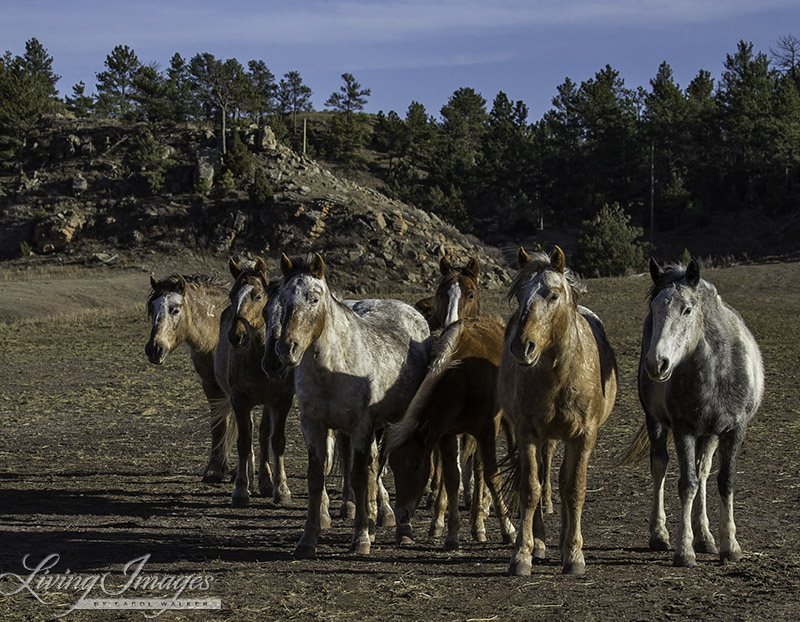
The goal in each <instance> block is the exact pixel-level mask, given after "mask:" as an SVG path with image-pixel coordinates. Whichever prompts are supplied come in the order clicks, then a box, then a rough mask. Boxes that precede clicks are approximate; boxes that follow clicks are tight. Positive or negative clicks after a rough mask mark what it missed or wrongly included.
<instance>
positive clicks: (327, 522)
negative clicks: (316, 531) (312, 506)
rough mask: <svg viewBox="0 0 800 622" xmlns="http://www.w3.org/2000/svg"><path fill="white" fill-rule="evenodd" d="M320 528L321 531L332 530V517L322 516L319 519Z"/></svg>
mask: <svg viewBox="0 0 800 622" xmlns="http://www.w3.org/2000/svg"><path fill="white" fill-rule="evenodd" d="M319 528H320V529H330V528H331V517H330V516H328V515H321V516H320V517H319Z"/></svg>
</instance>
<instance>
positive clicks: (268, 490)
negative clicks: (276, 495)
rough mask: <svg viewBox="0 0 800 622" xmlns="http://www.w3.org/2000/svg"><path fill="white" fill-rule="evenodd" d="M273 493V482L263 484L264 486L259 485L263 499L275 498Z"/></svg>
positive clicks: (259, 491)
mask: <svg viewBox="0 0 800 622" xmlns="http://www.w3.org/2000/svg"><path fill="white" fill-rule="evenodd" d="M272 493H273V491H272V482H267V483H263V484H261V483H259V485H258V494H260V495H261V496H262V497H271V496H273V494H272Z"/></svg>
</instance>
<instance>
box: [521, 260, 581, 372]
mask: <svg viewBox="0 0 800 622" xmlns="http://www.w3.org/2000/svg"><path fill="white" fill-rule="evenodd" d="M517 263H518V265H519V272H518V273H517V275H516V276H515V277H514V280H513V282H512V284H511V289H510V290H509V293H508V298H509V299H510V298H511V297H515V298H516V299H517V304H518V308H517V311H516V314H515V318H516V330H515V331H514V333H513V334H512V335H511V336H510V338H511V342H510V348H511V354H512V355H513V356H514V358H515V359H516V360H517V362H518V363H519V364H520V365H535V364H536V363H537V362H538V361H539V357H540V356H541V355H542V352H545V351H546V350H547V349H548V348H550V346H551V345H553V344H554V343H556V342H557V341H558V340H559V339H560V338H561V337H562V335H564V334H565V332H566V331H567V330H568V323H569V318H570V314H571V313H572V312H574V310H575V309H576V308H577V298H576V290H575V287H576V284H577V280H576V279H575V277H574V276H573V275H572V273H571V272H570V271H569V269H568V268H566V266H565V257H564V253H563V251H562V250H561V249H560V248H559V247H558V246H556V247H555V249H554V250H553V252H552V253H551V255H550V257H549V258H548V257H547V255H545V254H544V253H537V254H536V255H535V256H534V257H531V256H530V255H528V253H526V252H525V250H524V249H522V248H520V249H519V252H518V253H517Z"/></svg>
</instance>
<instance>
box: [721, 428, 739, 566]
mask: <svg viewBox="0 0 800 622" xmlns="http://www.w3.org/2000/svg"><path fill="white" fill-rule="evenodd" d="M743 437H744V432H743V431H742V430H738V429H737V430H734V431H732V432H728V433H727V434H724V435H722V436H720V439H719V450H720V451H719V475H718V476H717V486H718V488H719V497H720V519H719V523H720V524H719V527H720V532H721V537H720V549H719V558H720V560H721V561H723V562H725V561H729V562H738V561H739V560H741V559H742V547H740V546H739V543H738V542H737V541H736V524H735V523H734V521H733V490H734V488H735V486H736V456H737V454H738V452H739V446H740V445H741V444H742V440H743Z"/></svg>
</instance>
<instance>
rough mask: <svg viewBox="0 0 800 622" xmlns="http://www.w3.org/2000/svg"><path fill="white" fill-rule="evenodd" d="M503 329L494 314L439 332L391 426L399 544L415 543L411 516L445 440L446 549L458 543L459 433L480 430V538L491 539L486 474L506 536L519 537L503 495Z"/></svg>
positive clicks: (476, 533)
mask: <svg viewBox="0 0 800 622" xmlns="http://www.w3.org/2000/svg"><path fill="white" fill-rule="evenodd" d="M503 331H504V326H503V324H502V323H500V322H499V321H498V320H496V319H494V318H487V317H469V318H464V319H463V320H458V321H457V322H454V323H451V324H450V325H449V326H448V327H447V328H446V329H445V331H444V333H443V334H442V336H441V337H440V338H439V341H438V342H437V345H436V349H435V351H434V353H433V355H432V357H431V358H432V362H431V364H430V367H429V369H428V374H427V376H426V377H425V380H424V381H423V382H422V385H421V386H420V388H419V390H418V391H417V394H416V395H415V396H414V399H413V400H412V402H411V404H410V406H409V407H408V410H407V411H406V414H405V415H404V416H403V419H402V420H401V421H400V422H399V423H397V424H394V425H390V426H389V427H388V429H387V431H386V432H385V433H384V447H385V450H386V453H387V454H388V459H389V464H390V465H391V467H392V472H393V473H394V481H395V490H396V506H395V518H396V520H397V530H396V540H397V543H398V544H408V543H411V542H412V529H411V518H412V517H413V515H414V511H415V510H416V507H417V503H418V501H419V499H420V496H421V494H422V491H423V488H424V486H425V484H426V482H427V481H428V477H429V475H430V470H431V454H432V452H433V449H434V447H437V446H438V447H439V450H440V456H441V463H442V465H443V471H444V483H445V487H446V489H447V499H448V525H447V527H448V530H447V536H446V538H445V541H444V548H445V550H456V549H458V547H459V536H458V530H459V513H458V484H459V481H458V480H459V477H458V451H457V449H458V448H457V437H458V435H460V434H464V433H467V434H470V435H471V436H473V437H474V438H475V440H476V441H477V445H478V447H479V449H480V459H479V460H476V461H475V466H476V471H477V472H476V475H475V484H474V490H473V494H474V496H473V499H472V504H471V509H472V512H471V524H472V536H473V538H474V539H475V540H477V541H478V542H485V541H486V528H485V526H484V505H483V481H484V479H485V482H486V485H487V486H488V488H489V491H490V492H491V494H492V499H493V501H494V507H495V512H496V513H497V518H498V520H499V521H500V530H501V532H502V534H503V541H504V542H506V543H510V542H511V541H512V537H513V534H514V533H515V532H514V527H513V525H512V524H511V521H510V520H509V518H508V510H507V508H506V505H505V502H504V501H503V498H502V496H501V494H500V489H501V484H500V472H499V469H498V467H497V458H496V455H495V441H496V438H497V431H498V429H499V427H500V419H501V417H502V413H501V411H500V407H499V404H498V400H497V394H496V391H495V388H496V384H497V370H498V366H499V365H500V357H501V354H502V349H503ZM481 467H482V468H481ZM436 514H437V513H436V512H434V516H433V520H436Z"/></svg>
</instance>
